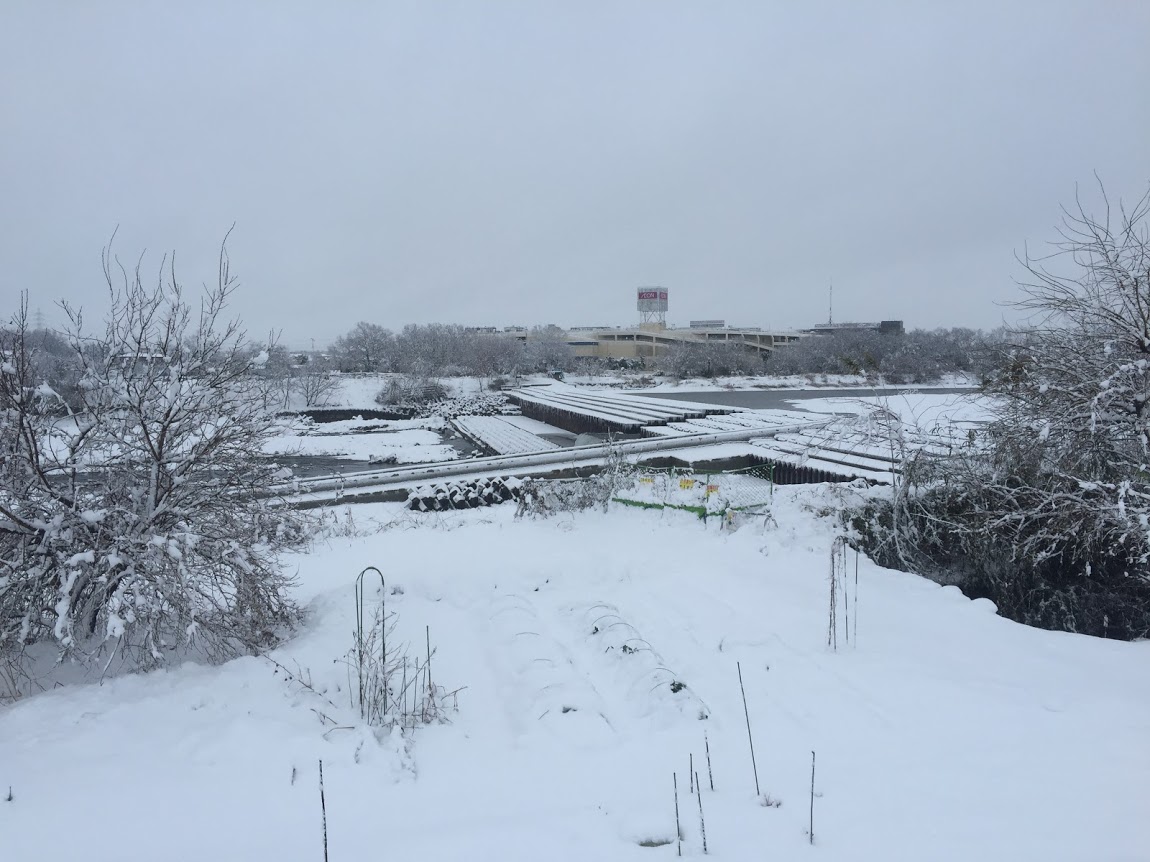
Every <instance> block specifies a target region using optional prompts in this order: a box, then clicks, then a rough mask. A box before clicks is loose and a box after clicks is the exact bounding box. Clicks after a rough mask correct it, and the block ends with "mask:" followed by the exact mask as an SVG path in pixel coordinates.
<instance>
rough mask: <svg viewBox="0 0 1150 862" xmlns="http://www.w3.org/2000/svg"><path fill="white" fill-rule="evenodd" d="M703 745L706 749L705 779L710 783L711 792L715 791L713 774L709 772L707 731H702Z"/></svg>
mask: <svg viewBox="0 0 1150 862" xmlns="http://www.w3.org/2000/svg"><path fill="white" fill-rule="evenodd" d="M703 745H704V746H705V747H706V749H707V779H708V780H709V781H710V782H711V792H712V793H713V792H714V790H715V773H713V772H711V741H710V740H709V739H707V731H705V730H704V731H703Z"/></svg>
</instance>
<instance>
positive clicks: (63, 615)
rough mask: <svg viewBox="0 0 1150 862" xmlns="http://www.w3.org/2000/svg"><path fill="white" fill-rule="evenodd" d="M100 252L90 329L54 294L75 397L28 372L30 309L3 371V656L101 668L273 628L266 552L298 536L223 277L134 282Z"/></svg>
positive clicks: (285, 605) (6, 347)
mask: <svg viewBox="0 0 1150 862" xmlns="http://www.w3.org/2000/svg"><path fill="white" fill-rule="evenodd" d="M114 266H117V267H118V264H117V262H115V261H114V260H113V259H112V258H111V257H110V251H108V252H106V253H105V259H104V270H105V277H106V279H107V282H108V287H109V293H110V296H109V303H110V311H109V313H108V316H107V319H106V321H105V325H104V327H103V331H102V332H98V333H95V334H89V333H88V332H87V331H86V330H85V328H84V321H83V318H82V315H81V312H80V311H79V310H78V309H72V308H66V309H65V310H66V311H67V313H68V315H69V319H70V325H69V327H68V332H67V338H68V342H69V344H70V346H71V349H72V351H73V355H74V357H75V360H76V362H77V363H78V364H79V367H80V368H81V374H80V384H79V387H78V395H77V409H75V410H71V409H70V410H69V411H68V414H67V415H66V416H65V417H64V418H60V417H59V416H58V415H57V412H58V411H57V402H58V400H59V399H58V398H57V397H56V394H55V393H54V392H53V391H52V390H51V388H50V387H47V386H45V385H43V384H39V383H37V382H36V380H35V379H34V377H33V376H32V374H33V369H32V366H31V363H30V362H29V357H28V352H27V337H26V336H27V329H26V326H25V322H26V319H25V318H24V317H23V316H20V315H18V318H17V320H16V321H15V322H14V326H13V327H12V329H11V330H10V331H9V332H7V333H6V334H5V336H4V344H3V351H4V355H5V360H4V362H3V366H2V373H0V445H2V447H3V458H2V460H0V554H2V559H3V565H4V568H3V570H2V572H0V656H3V657H7V658H8V659H12V657H14V656H21V655H26V654H27V653H28V651H29V650H30V649H31V648H34V647H36V646H37V645H52V646H54V647H55V648H56V649H57V650H58V652H59V656H60V657H61V658H67V659H74V660H78V661H80V662H87V661H88V660H90V659H95V658H97V657H100V664H101V667H103V668H105V669H106V668H107V667H108V666H110V665H111V664H112V663H113V662H114V661H117V660H119V661H121V662H123V663H124V665H125V666H126V667H128V668H136V667H149V666H154V665H156V664H158V663H160V662H162V661H164V659H165V657H166V656H167V655H168V654H169V653H171V652H172V651H180V652H185V653H186V652H189V651H191V652H194V653H196V654H198V655H201V656H207V657H222V656H227V655H231V654H234V653H235V652H236V651H239V650H244V649H255V648H259V647H262V646H265V645H267V644H270V643H273V642H274V641H275V640H276V638H277V635H278V633H279V632H281V631H282V629H283V628H284V627H285V626H286V625H288V624H290V623H291V622H292V620H293V619H294V617H295V609H294V607H293V606H292V604H291V602H290V601H289V600H288V599H287V598H286V595H285V588H286V587H287V586H288V585H289V578H288V577H287V576H286V575H285V574H284V573H283V572H282V571H281V570H280V568H279V566H278V565H277V563H276V552H277V550H278V549H280V548H282V547H283V546H284V545H285V544H287V543H290V542H293V541H295V540H296V539H297V538H298V537H299V523H298V521H296V520H295V518H294V516H292V515H291V514H290V513H289V511H288V510H286V509H285V508H283V507H279V506H277V505H276V501H274V500H268V499H267V498H266V496H265V495H264V494H257V493H254V492H256V491H262V490H263V489H266V488H267V487H270V486H271V485H272V484H273V483H272V482H271V476H270V473H271V470H272V468H271V465H269V464H267V462H266V461H265V460H264V459H263V458H261V455H260V453H261V449H262V445H263V442H264V440H265V439H266V438H267V437H268V436H269V435H270V434H271V433H273V432H274V424H273V421H274V420H273V417H272V416H271V415H270V413H269V412H268V410H266V409H265V407H264V399H263V397H262V393H261V385H262V384H261V381H260V380H259V379H258V377H257V376H256V375H254V374H252V373H251V368H250V363H251V357H252V353H251V351H250V349H249V348H248V346H247V344H246V341H245V338H244V333H243V331H242V330H241V329H240V327H239V324H238V322H236V321H228V320H227V319H226V318H225V317H224V311H225V306H226V304H227V300H228V298H229V296H230V295H231V293H232V292H233V290H234V288H235V281H234V279H233V278H232V276H231V275H230V273H229V268H228V259H227V255H226V252H225V251H224V250H222V249H221V256H220V269H219V282H218V285H217V286H216V287H215V288H213V289H210V290H207V291H206V292H205V295H204V296H203V298H202V301H201V302H198V303H196V306H195V307H194V306H193V304H192V303H191V302H190V301H189V300H188V299H187V298H185V296H184V294H183V292H182V290H181V288H180V286H179V285H178V283H177V282H176V279H175V274H174V269H169V270H168V273H169V275H168V277H167V278H166V279H165V280H164V281H163V282H162V283H161V284H159V285H158V286H157V287H155V288H148V287H145V285H144V284H143V281H142V279H141V274H140V271H139V269H138V268H137V270H136V271H135V272H134V273H128V272H127V271H125V270H123V269H122V268H118V272H119V274H120V277H116V276H115V275H114V270H113V267H114Z"/></svg>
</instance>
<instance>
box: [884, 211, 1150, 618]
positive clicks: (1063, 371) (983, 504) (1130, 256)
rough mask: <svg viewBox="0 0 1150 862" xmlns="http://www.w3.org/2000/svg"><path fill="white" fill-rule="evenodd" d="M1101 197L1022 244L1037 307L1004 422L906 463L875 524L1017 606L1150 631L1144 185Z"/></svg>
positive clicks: (1029, 308) (996, 386)
mask: <svg viewBox="0 0 1150 862" xmlns="http://www.w3.org/2000/svg"><path fill="white" fill-rule="evenodd" d="M1100 198H1101V203H1100V207H1101V214H1099V215H1095V214H1094V213H1092V212H1090V211H1089V210H1088V209H1087V207H1086V205H1085V204H1083V202H1082V201H1081V199H1080V198H1076V205H1075V207H1074V209H1072V210H1066V211H1064V219H1063V224H1062V227H1061V230H1060V238H1059V240H1058V241H1056V242H1055V243H1053V244H1052V245H1053V248H1052V249H1051V252H1050V253H1049V254H1047V255H1043V256H1038V257H1035V256H1032V255H1030V254H1028V253H1027V254H1024V255H1023V256H1022V258H1021V262H1022V264H1023V266H1024V267H1025V270H1026V273H1027V276H1026V278H1025V279H1024V281H1023V282H1022V284H1021V289H1022V293H1023V296H1022V299H1021V300H1019V301H1018V302H1017V303H1015V305H1016V307H1018V308H1020V309H1021V310H1023V311H1025V312H1027V313H1028V314H1029V318H1028V319H1027V320H1026V321H1025V324H1024V325H1023V326H1022V327H1019V328H1018V329H1017V330H1015V331H1014V332H1013V333H1012V334H1010V335H1009V336H1008V338H1007V339H1005V340H1004V342H1003V346H1002V349H1001V354H1002V355H1001V357H1000V362H999V365H998V367H997V370H995V371H994V372H993V373H992V374H990V375H989V378H988V380H987V383H986V390H987V392H988V393H990V394H991V395H993V396H994V398H995V403H997V405H998V408H997V414H996V417H995V420H994V421H993V422H992V423H991V424H990V426H989V428H988V429H987V431H986V433H985V434H983V435H980V439H979V440H978V441H977V445H973V441H972V445H971V446H968V447H960V448H959V449H958V450H956V451H955V452H953V453H952V454H949V455H939V454H934V455H931V454H929V453H926V454H924V455H923V456H920V457H919V458H918V459H917V460H916V463H914V464H911V465H908V468H907V469H906V470H905V471H904V475H905V476H906V477H908V480H909V482H908V485H907V489H908V490H907V492H906V493H904V494H903V495H901V497H900V499H899V500H897V501H896V507H901V510H899V511H894V512H892V513H890V514H891V517H890V520H889V522H887V523H888V524H889V525H893V526H891V527H890V529H889V530H885V528H883V527H882V526H881V524H880V525H879V530H878V532H879V534H880V535H881V534H883V533H884V531H885V532H886V533H887V538H891V539H893V541H892V542H891V543H890V547H891V548H894V547H896V546H897V547H898V549H899V550H898V554H897V556H898V558H899V561H901V562H902V563H904V564H907V565H909V566H912V567H915V566H917V567H919V569H920V570H922V569H923V568H927V569H929V568H931V567H934V568H935V569H936V571H938V570H941V571H943V572H945V571H947V570H949V571H950V572H951V574H952V575H954V574H957V575H958V577H959V580H962V581H965V586H966V587H968V588H969V589H971V590H972V591H974V592H975V593H976V594H984V595H988V596H990V597H991V598H992V599H994V600H995V601H996V603H998V605H999V609H1000V611H1002V612H1003V613H1005V614H1007V615H1008V616H1012V617H1014V618H1015V619H1020V620H1022V621H1024V622H1029V623H1033V624H1037V625H1042V626H1045V627H1049V628H1061V629H1068V630H1071V631H1083V632H1089V633H1091V634H1096V635H1102V636H1111V637H1146V636H1147V635H1148V634H1150V411H1148V410H1147V401H1148V400H1150V192H1148V193H1147V195H1145V196H1143V197H1142V198H1141V199H1140V200H1139V201H1138V202H1137V204H1136V205H1135V206H1134V207H1133V208H1131V209H1126V208H1124V207H1123V206H1121V205H1118V206H1117V207H1112V206H1111V204H1110V202H1109V201H1108V200H1107V198H1106V194H1105V191H1104V190H1103V191H1102V192H1101V195H1100ZM879 521H880V522H881V518H880V519H879ZM891 532H893V533H894V534H896V535H893V536H891V535H890V533H891Z"/></svg>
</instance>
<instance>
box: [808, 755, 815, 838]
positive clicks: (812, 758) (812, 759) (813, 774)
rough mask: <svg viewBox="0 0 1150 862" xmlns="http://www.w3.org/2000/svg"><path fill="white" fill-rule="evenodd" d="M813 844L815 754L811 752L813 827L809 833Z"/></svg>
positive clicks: (813, 822)
mask: <svg viewBox="0 0 1150 862" xmlns="http://www.w3.org/2000/svg"><path fill="white" fill-rule="evenodd" d="M807 834H808V835H809V836H810V841H811V844H814V843H815V753H814V752H813V751H812V752H811V826H810V830H809V831H808V832H807Z"/></svg>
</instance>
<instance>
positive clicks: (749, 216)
mask: <svg viewBox="0 0 1150 862" xmlns="http://www.w3.org/2000/svg"><path fill="white" fill-rule="evenodd" d="M1148 43H1150V5H1146V4H1135V3H1127V2H1116V0H1112V2H1084V0H1083V1H1082V2H1036V0H1034V2H1017V3H1010V4H999V3H974V4H963V5H962V6H961V7H957V6H955V7H943V6H938V5H935V4H929V5H928V4H907V3H897V2H888V3H878V2H868V3H861V4H835V3H829V2H828V3H817V2H816V3H810V4H803V5H801V6H800V5H797V4H776V3H742V2H740V3H735V2H731V3H722V4H696V3H686V2H658V3H656V2H623V3H605V2H604V3H597V2H590V3H581V4H558V3H547V2H490V3H485V4H469V3H463V2H451V3H448V2H444V3H427V2H419V3H414V2H413V3H380V4H359V3H331V4H324V5H322V6H315V5H311V4H306V5H305V4H295V3H274V4H272V3H247V4H224V3H201V4H196V5H195V6H191V5H180V4H154V5H153V4H149V5H146V6H145V5H143V4H129V3H115V2H109V3H101V4H98V5H96V4H93V5H90V6H88V5H79V4H44V3H32V2H10V3H7V4H5V5H4V8H3V9H2V10H0V80H2V81H3V85H2V87H0V110H2V111H3V116H4V117H5V118H6V120H7V122H6V128H5V134H4V135H2V136H0V164H2V167H0V220H2V221H0V225H2V230H0V255H2V256H3V259H4V261H5V266H4V270H3V276H2V279H0V291H2V294H0V296H2V301H3V306H2V307H0V310H2V311H3V312H4V314H5V316H7V314H9V313H11V311H12V310H14V308H15V305H16V303H17V302H18V297H19V294H20V292H21V291H23V290H27V291H28V292H29V294H30V297H31V306H32V309H33V310H35V309H37V308H40V309H42V310H43V313H44V316H45V318H46V319H47V321H48V322H49V323H50V324H58V323H59V322H60V315H59V313H58V312H57V311H56V309H55V307H54V302H55V301H56V300H58V299H67V300H68V301H70V302H73V303H77V304H82V305H84V306H87V307H90V308H91V309H92V311H93V312H96V311H97V310H98V309H99V308H100V306H101V305H102V299H103V291H104V286H103V284H102V279H101V273H100V267H99V259H100V250H101V248H102V246H103V245H104V244H105V243H106V242H107V241H108V238H109V237H110V236H111V235H112V232H113V230H114V229H116V228H117V226H118V234H117V239H116V249H117V250H118V251H119V253H120V255H121V256H122V257H123V258H124V259H125V260H126V261H134V260H135V259H136V258H137V257H138V255H139V254H140V252H141V251H142V250H143V249H148V250H149V254H148V257H147V259H146V264H145V271H147V272H152V271H154V269H155V267H156V266H158V264H159V261H160V258H161V255H162V254H163V253H164V252H165V251H170V250H173V249H174V250H175V251H176V255H177V262H178V264H179V266H178V272H179V274H180V275H181V278H182V280H183V281H184V282H185V284H187V285H189V286H192V285H196V284H198V283H200V282H202V281H204V280H207V279H210V278H212V277H214V273H215V256H216V254H217V252H218V248H219V243H220V241H221V239H222V238H223V236H224V234H225V233H226V232H227V230H228V228H229V227H230V226H231V225H232V224H233V222H234V223H235V225H236V227H235V231H234V233H233V234H232V237H231V240H230V242H229V251H230V254H231V259H232V265H233V270H234V272H235V273H236V274H237V275H238V277H239V279H240V281H241V283H242V286H241V288H240V290H239V292H238V294H237V296H236V301H235V303H234V311H235V312H236V313H237V314H238V315H239V316H241V317H242V318H243V319H244V321H245V323H246V324H247V327H248V330H249V332H250V333H251V334H252V335H253V336H254V337H258V336H259V334H260V333H262V332H266V331H269V330H276V331H282V333H283V342H284V343H285V344H287V345H289V346H291V347H293V348H302V347H306V346H309V345H310V340H311V339H315V342H316V346H317V347H319V346H323V345H326V344H328V343H329V342H330V341H331V340H332V339H334V338H335V337H336V336H337V335H339V334H341V333H342V332H345V331H346V330H348V329H349V328H351V327H352V326H353V325H354V324H355V323H356V322H357V321H360V320H367V321H370V322H373V323H378V324H380V325H382V326H386V327H388V328H391V329H399V328H401V327H402V326H403V325H404V324H406V323H413V322H415V323H426V322H431V321H438V322H443V323H460V324H465V325H476V326H499V327H503V326H507V325H511V324H516V325H523V326H531V325H535V324H547V323H556V324H558V325H561V326H572V325H602V324H610V325H627V324H631V323H635V322H637V319H638V317H637V313H636V311H635V289H636V287H638V286H639V285H645V284H659V285H663V286H665V287H667V288H668V289H669V291H670V312H669V314H668V318H669V320H670V321H671V322H674V323H679V324H682V325H685V324H686V323H687V322H688V321H689V320H691V319H702V318H721V319H725V320H726V321H728V322H729V323H732V324H740V325H755V326H762V327H764V328H766V327H771V328H777V329H787V328H804V327H808V326H810V325H812V324H815V323H819V322H823V321H825V320H826V318H827V288H828V285H829V284H831V283H833V284H834V307H835V319H836V320H850V319H856V320H858V319H862V320H869V319H876V320H877V319H890V318H893V319H901V320H904V321H905V322H906V325H907V327H908V328H935V327H939V326H971V327H979V328H992V327H994V326H996V325H998V324H999V323H1000V322H1001V320H1002V317H1003V313H1004V310H1003V308H1002V307H1000V306H998V305H996V304H995V303H996V302H1001V301H1003V300H1009V299H1010V298H1011V297H1012V296H1013V295H1014V291H1015V287H1014V279H1015V278H1016V277H1018V276H1019V275H1020V270H1019V267H1018V265H1017V264H1016V262H1015V260H1014V257H1013V255H1014V253H1015V252H1016V251H1019V250H1021V249H1022V248H1023V247H1024V245H1026V244H1027V243H1029V244H1030V246H1031V248H1032V249H1033V248H1035V247H1038V246H1040V245H1041V244H1042V243H1044V242H1047V241H1049V240H1052V239H1054V238H1056V234H1055V227H1056V224H1057V222H1058V219H1059V207H1060V205H1063V204H1071V203H1073V199H1074V194H1075V186H1076V184H1077V185H1079V186H1081V188H1082V191H1083V195H1084V200H1086V201H1087V202H1088V203H1089V204H1090V205H1091V206H1094V203H1095V202H1096V200H1097V198H1096V186H1095V179H1094V174H1095V172H1097V174H1098V175H1099V176H1100V177H1101V179H1102V180H1103V181H1104V183H1105V185H1106V188H1107V190H1108V192H1109V194H1110V196H1111V198H1112V199H1115V200H1116V199H1118V198H1125V199H1127V200H1128V201H1129V200H1131V199H1133V198H1136V197H1139V196H1141V194H1142V193H1144V192H1145V190H1146V188H1147V181H1148V180H1150V170H1148V167H1150V166H1148V163H1147V160H1146V154H1145V142H1146V141H1147V140H1150V86H1147V81H1150V52H1147V51H1146V49H1145V46H1146V44H1148Z"/></svg>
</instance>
